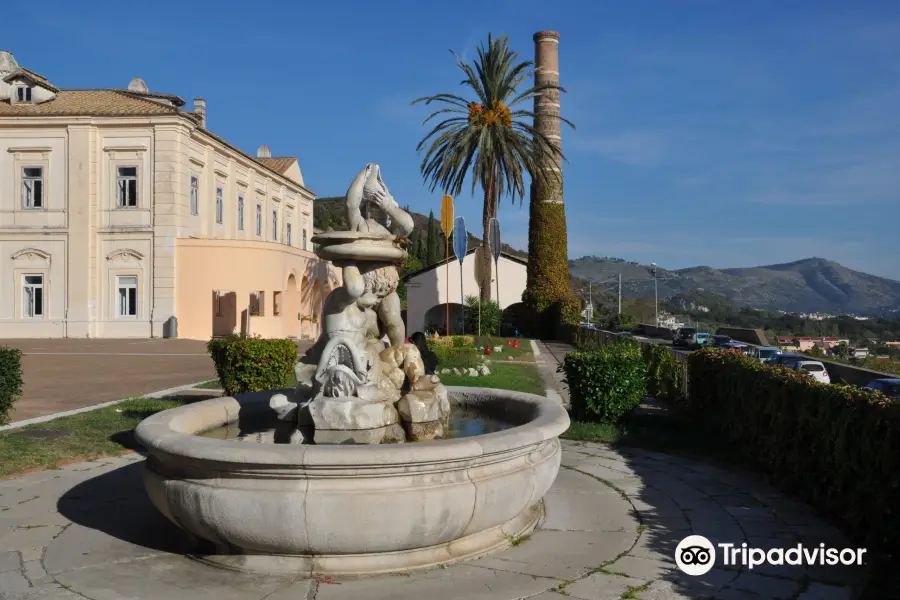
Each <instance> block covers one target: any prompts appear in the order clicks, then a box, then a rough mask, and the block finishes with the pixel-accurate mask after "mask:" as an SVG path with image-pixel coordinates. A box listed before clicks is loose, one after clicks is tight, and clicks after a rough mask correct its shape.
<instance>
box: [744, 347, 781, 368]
mask: <svg viewBox="0 0 900 600" xmlns="http://www.w3.org/2000/svg"><path fill="white" fill-rule="evenodd" d="M779 354H781V348H778V347H776V346H750V350H749V352H747V356H749V357H750V358H756V359H759V362H761V363H763V364H765V363H766V361H768V360H769V359H770V358H772V357H773V356H777V355H779Z"/></svg>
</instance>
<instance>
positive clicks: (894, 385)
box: [863, 377, 900, 399]
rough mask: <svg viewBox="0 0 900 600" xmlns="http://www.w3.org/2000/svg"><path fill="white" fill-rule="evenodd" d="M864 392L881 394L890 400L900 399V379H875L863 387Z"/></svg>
mask: <svg viewBox="0 0 900 600" xmlns="http://www.w3.org/2000/svg"><path fill="white" fill-rule="evenodd" d="M863 389H864V390H869V391H871V392H881V393H882V394H884V395H885V396H887V397H888V398H897V399H900V378H888V377H885V378H883V379H873V380H872V381H870V382H869V383H867V384H866V385H864V386H863Z"/></svg>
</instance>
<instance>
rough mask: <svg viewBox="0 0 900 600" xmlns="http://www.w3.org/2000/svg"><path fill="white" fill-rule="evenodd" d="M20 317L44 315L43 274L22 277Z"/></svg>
mask: <svg viewBox="0 0 900 600" xmlns="http://www.w3.org/2000/svg"><path fill="white" fill-rule="evenodd" d="M22 317H24V318H26V319H42V318H43V317H44V276H43V275H24V276H23V277H22Z"/></svg>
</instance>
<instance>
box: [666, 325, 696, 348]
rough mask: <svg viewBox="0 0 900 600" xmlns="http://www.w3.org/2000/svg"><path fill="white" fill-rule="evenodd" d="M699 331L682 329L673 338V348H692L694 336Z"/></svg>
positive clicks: (691, 328) (687, 328)
mask: <svg viewBox="0 0 900 600" xmlns="http://www.w3.org/2000/svg"><path fill="white" fill-rule="evenodd" d="M695 335H697V330H696V329H694V328H693V327H682V328H681V329H679V330H678V331H676V332H675V335H674V336H672V345H673V346H691V345H692V344H693V343H694V336H695Z"/></svg>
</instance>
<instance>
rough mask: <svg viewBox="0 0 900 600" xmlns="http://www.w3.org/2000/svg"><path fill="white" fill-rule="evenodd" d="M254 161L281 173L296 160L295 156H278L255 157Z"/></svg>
mask: <svg viewBox="0 0 900 600" xmlns="http://www.w3.org/2000/svg"><path fill="white" fill-rule="evenodd" d="M255 160H256V162H258V163H259V164H261V165H263V166H264V167H268V168H270V169H272V170H273V171H275V172H277V173H280V174H282V175H284V174H285V172H286V171H287V170H288V169H290V168H291V165H292V164H294V163H295V162H297V157H296V156H278V157H272V158H257V159H255Z"/></svg>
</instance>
